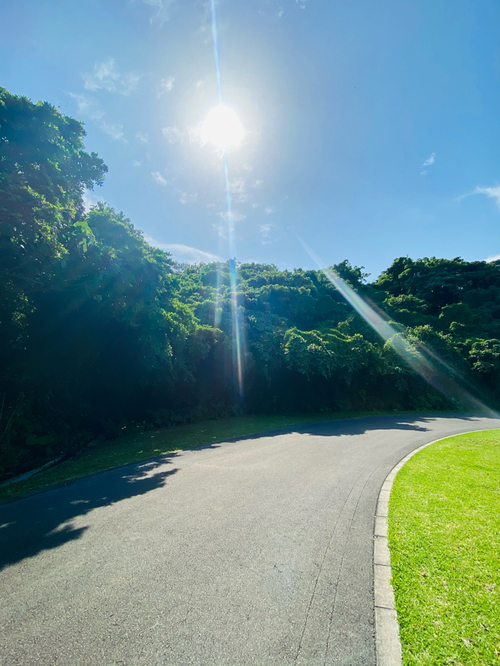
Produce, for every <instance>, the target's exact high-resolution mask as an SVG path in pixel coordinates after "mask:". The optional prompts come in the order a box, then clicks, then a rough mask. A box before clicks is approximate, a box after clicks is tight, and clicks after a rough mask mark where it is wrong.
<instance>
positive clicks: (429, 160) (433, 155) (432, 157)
mask: <svg viewBox="0 0 500 666" xmlns="http://www.w3.org/2000/svg"><path fill="white" fill-rule="evenodd" d="M435 161H436V153H431V154H430V156H429V157H428V158H427V159H426V160H425V162H424V163H423V164H422V166H424V167H426V166H430V165H431V164H434V162H435Z"/></svg>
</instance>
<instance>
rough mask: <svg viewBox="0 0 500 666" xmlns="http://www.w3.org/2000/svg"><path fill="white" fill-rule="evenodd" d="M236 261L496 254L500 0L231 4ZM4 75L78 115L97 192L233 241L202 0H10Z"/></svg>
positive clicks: (225, 5)
mask: <svg viewBox="0 0 500 666" xmlns="http://www.w3.org/2000/svg"><path fill="white" fill-rule="evenodd" d="M217 17H218V30H219V55H220V64H221V79H222V88H223V93H224V101H225V104H226V105H227V106H229V107H231V108H232V109H234V111H235V112H236V113H237V114H238V117H239V118H240V121H241V123H242V124H243V126H244V128H245V137H244V140H243V142H242V144H241V146H239V147H238V148H236V149H234V150H233V151H231V152H230V153H229V155H228V164H229V182H230V187H231V190H232V199H233V215H234V226H235V254H236V257H237V259H238V260H239V261H256V262H265V263H274V264H276V265H277V266H278V267H279V268H289V269H292V268H298V267H304V268H312V267H314V263H313V261H312V259H311V258H310V257H309V256H308V255H307V253H306V252H305V250H304V249H303V246H302V245H301V243H300V242H299V240H298V238H302V239H303V240H304V241H305V242H306V243H307V245H309V246H310V247H311V248H312V249H313V250H314V251H315V252H316V253H317V254H318V255H319V256H320V257H321V258H322V260H323V261H324V262H325V263H326V264H328V265H331V264H333V263H337V262H339V261H342V260H343V259H349V260H350V261H351V263H353V264H355V265H358V266H365V268H366V270H367V272H369V273H371V275H372V278H374V277H376V276H377V275H378V274H379V273H380V272H381V271H382V270H383V269H384V268H386V267H387V266H389V265H390V264H391V262H392V261H393V259H394V258H396V257H398V256H406V255H409V256H411V257H413V258H418V257H423V256H438V257H448V258H453V257H456V256H461V257H463V258H464V259H466V260H469V261H472V260H484V259H487V258H491V257H496V256H498V255H500V233H499V223H500V123H499V122H498V121H499V118H500V40H499V39H498V26H499V25H500V3H498V1H497V0H493V1H490V0H468V1H464V0H453V1H451V0H440V1H439V2H436V0H414V1H412V2H407V1H404V0H397V1H395V0H394V1H388V0H380V1H378V2H373V0H351V1H347V0H298V1H296V0H220V1H219V2H218V3H217ZM0 74H1V78H0V85H2V86H4V87H5V88H7V89H8V90H9V91H11V92H13V93H17V94H23V95H26V96H28V97H30V98H31V99H32V100H34V101H36V100H39V99H42V100H47V101H49V102H51V103H52V104H54V105H56V106H58V107H59V108H60V110H61V111H62V112H63V113H66V114H69V115H71V116H73V117H75V118H78V119H80V120H83V121H84V122H85V127H86V130H87V137H86V147H87V149H88V150H93V151H96V152H97V153H98V154H99V155H100V156H101V157H102V158H103V159H104V161H105V162H106V164H107V165H108V167H109V173H108V176H107V178H106V182H105V185H104V186H103V187H102V188H98V189H97V190H96V191H94V192H92V193H90V194H89V196H88V201H89V202H91V201H96V200H97V199H99V198H101V199H104V200H106V201H107V202H109V203H110V204H111V205H112V206H114V207H115V208H117V209H119V210H123V212H124V213H125V214H126V215H127V216H128V217H130V219H131V220H132V222H133V223H134V224H135V225H136V226H137V227H139V228H140V229H142V230H143V231H144V233H145V234H146V235H147V236H148V237H149V238H151V239H152V242H153V243H155V244H158V245H159V246H161V247H164V248H165V249H167V250H169V251H170V252H172V254H173V256H174V257H175V258H176V259H177V260H180V261H194V260H209V259H211V258H213V257H220V258H222V259H227V258H228V256H229V249H228V239H227V224H226V220H225V217H226V214H225V211H226V208H225V187H224V175H223V169H222V159H221V156H220V154H218V153H217V152H216V151H215V149H214V148H213V147H211V146H210V145H208V144H206V145H202V144H201V142H200V140H199V127H200V124H201V123H202V122H203V120H204V119H205V118H206V116H207V114H208V113H209V111H210V110H211V109H212V108H213V107H214V106H215V105H216V104H217V103H218V99H217V85H216V76H215V67H214V56H213V44H212V29H211V15H210V6H209V4H208V3H206V2H202V1H200V0H133V1H131V0H79V1H78V2H77V1H76V0H74V1H68V0H36V1H34V0H18V1H17V2H7V1H6V0H4V2H2V3H0Z"/></svg>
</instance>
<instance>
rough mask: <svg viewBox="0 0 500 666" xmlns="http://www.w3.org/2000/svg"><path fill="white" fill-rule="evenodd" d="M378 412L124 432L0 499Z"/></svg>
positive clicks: (265, 417)
mask: <svg viewBox="0 0 500 666" xmlns="http://www.w3.org/2000/svg"><path fill="white" fill-rule="evenodd" d="M382 413H384V412H333V413H328V412H321V413H317V414H311V413H306V414H272V415H259V416H237V417H231V418H225V419H219V420H217V421H202V422H199V423H189V424H185V425H179V426H172V427H169V428H161V429H160V430H154V431H149V432H144V433H138V434H135V435H128V436H126V437H122V438H120V439H116V440H113V441H108V442H102V443H101V444H100V445H99V446H98V447H96V448H91V449H84V450H83V452H81V453H80V454H79V455H78V456H77V457H76V458H73V459H71V460H68V461H66V462H64V463H62V464H60V465H57V466H56V467H53V468H52V469H49V470H47V471H45V472H42V473H40V474H37V475H36V476H34V477H32V478H30V479H27V480H26V481H20V482H19V483H14V484H12V485H10V486H5V487H3V488H0V501H5V500H9V499H13V498H16V497H20V496H22V495H25V494H28V493H31V492H34V491H38V490H44V489H45V488H46V487H49V486H51V485H53V484H58V483H62V482H64V481H69V480H71V479H76V478H78V477H82V476H86V475H88V474H94V473H96V472H102V471H104V470H107V469H111V468H113V467H120V466H121V465H127V464H129V463H134V462H138V461H140V460H148V459H149V458H155V457H158V456H161V455H164V454H166V453H172V452H173V451H180V450H183V449H192V448H196V447H199V446H206V445H210V444H212V443H213V442H217V441H221V440H226V439H232V438H234V437H241V436H244V435H252V434H255V433H258V432H263V431H266V430H273V429H275V428H284V427H288V426H294V425H301V424H306V423H315V422H319V421H331V420H336V419H343V418H351V417H355V416H374V415H376V414H382ZM385 413H387V412H385ZM391 413H394V412H391Z"/></svg>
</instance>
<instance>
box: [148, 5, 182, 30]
mask: <svg viewBox="0 0 500 666" xmlns="http://www.w3.org/2000/svg"><path fill="white" fill-rule="evenodd" d="M143 2H144V4H145V5H149V6H150V7H152V8H153V14H152V15H151V18H150V19H149V22H150V23H158V24H159V25H160V26H162V25H163V24H164V23H165V22H166V21H168V20H169V18H170V7H171V6H172V5H173V4H174V2H175V0H143Z"/></svg>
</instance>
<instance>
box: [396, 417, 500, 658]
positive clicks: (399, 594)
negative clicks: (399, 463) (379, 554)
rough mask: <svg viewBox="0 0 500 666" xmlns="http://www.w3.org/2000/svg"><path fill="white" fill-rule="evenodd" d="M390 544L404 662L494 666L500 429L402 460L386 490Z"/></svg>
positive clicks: (499, 587) (499, 619)
mask: <svg viewBox="0 0 500 666" xmlns="http://www.w3.org/2000/svg"><path fill="white" fill-rule="evenodd" d="M389 547H390V549H391V564H392V575H393V586H394V593H395V597H396V608H397V611H398V619H399V624H400V633H401V643H402V648H403V663H404V666H417V665H418V666H423V665H426V666H431V665H432V666H437V665H439V666H444V665H446V664H453V665H454V666H472V665H474V666H476V665H477V666H492V665H493V664H500V564H499V553H500V430H494V431H483V432H478V433H470V434H466V435H459V436H457V437H450V438H448V439H446V440H443V441H442V442H437V443H436V444H433V445H432V446H430V447H428V448H426V449H423V450H422V451H421V452H419V453H417V454H416V455H415V456H414V457H413V458H411V460H410V461H409V462H408V463H407V464H406V465H405V466H404V467H403V468H402V470H401V471H400V472H399V474H398V475H397V477H396V480H395V482H394V486H393V489H392V493H391V500H390V503H389Z"/></svg>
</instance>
